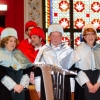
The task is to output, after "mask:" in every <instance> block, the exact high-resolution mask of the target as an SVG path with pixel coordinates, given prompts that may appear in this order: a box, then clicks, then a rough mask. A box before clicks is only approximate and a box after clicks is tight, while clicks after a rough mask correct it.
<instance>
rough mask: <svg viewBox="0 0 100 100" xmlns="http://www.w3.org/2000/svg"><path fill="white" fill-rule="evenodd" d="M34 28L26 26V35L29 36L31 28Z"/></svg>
mask: <svg viewBox="0 0 100 100" xmlns="http://www.w3.org/2000/svg"><path fill="white" fill-rule="evenodd" d="M33 28H34V26H30V27H28V30H27V31H26V34H27V36H29V34H30V32H31V30H32V29H33Z"/></svg>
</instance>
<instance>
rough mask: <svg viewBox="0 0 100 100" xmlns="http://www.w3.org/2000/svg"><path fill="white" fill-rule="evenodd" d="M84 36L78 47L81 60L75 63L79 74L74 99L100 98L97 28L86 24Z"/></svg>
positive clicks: (99, 56) (97, 99) (99, 60)
mask: <svg viewBox="0 0 100 100" xmlns="http://www.w3.org/2000/svg"><path fill="white" fill-rule="evenodd" d="M82 37H83V38H82V43H81V44H80V45H79V46H78V47H77V48H76V52H77V54H78V55H79V57H80V59H81V60H80V61H78V62H76V64H75V67H76V69H77V70H78V74H77V76H76V81H75V99H74V100H100V44H97V43H96V40H97V31H96V28H95V27H94V26H93V25H92V24H86V25H85V26H84V27H83V29H82Z"/></svg>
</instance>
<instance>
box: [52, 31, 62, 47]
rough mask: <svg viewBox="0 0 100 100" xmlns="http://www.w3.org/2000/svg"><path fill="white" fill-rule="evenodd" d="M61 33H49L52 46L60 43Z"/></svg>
mask: <svg viewBox="0 0 100 100" xmlns="http://www.w3.org/2000/svg"><path fill="white" fill-rule="evenodd" d="M61 39H62V35H61V33H60V32H52V33H51V34H50V42H51V43H52V44H53V45H54V46H58V45H59V44H60V43H61Z"/></svg>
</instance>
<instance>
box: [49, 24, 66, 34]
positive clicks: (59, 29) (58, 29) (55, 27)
mask: <svg viewBox="0 0 100 100" xmlns="http://www.w3.org/2000/svg"><path fill="white" fill-rule="evenodd" d="M51 32H60V33H61V34H62V35H63V34H64V30H63V27H62V26H61V25H60V24H52V25H50V26H49V27H48V36H49V35H50V33H51Z"/></svg>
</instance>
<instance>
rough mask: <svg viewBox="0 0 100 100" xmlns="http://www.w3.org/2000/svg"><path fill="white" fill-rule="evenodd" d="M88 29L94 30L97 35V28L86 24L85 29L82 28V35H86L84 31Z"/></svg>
mask: <svg viewBox="0 0 100 100" xmlns="http://www.w3.org/2000/svg"><path fill="white" fill-rule="evenodd" d="M88 28H92V29H93V30H94V31H95V32H96V33H97V30H96V27H95V26H94V25H93V24H86V25H85V26H84V27H83V28H82V35H83V34H84V30H86V29H88Z"/></svg>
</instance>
